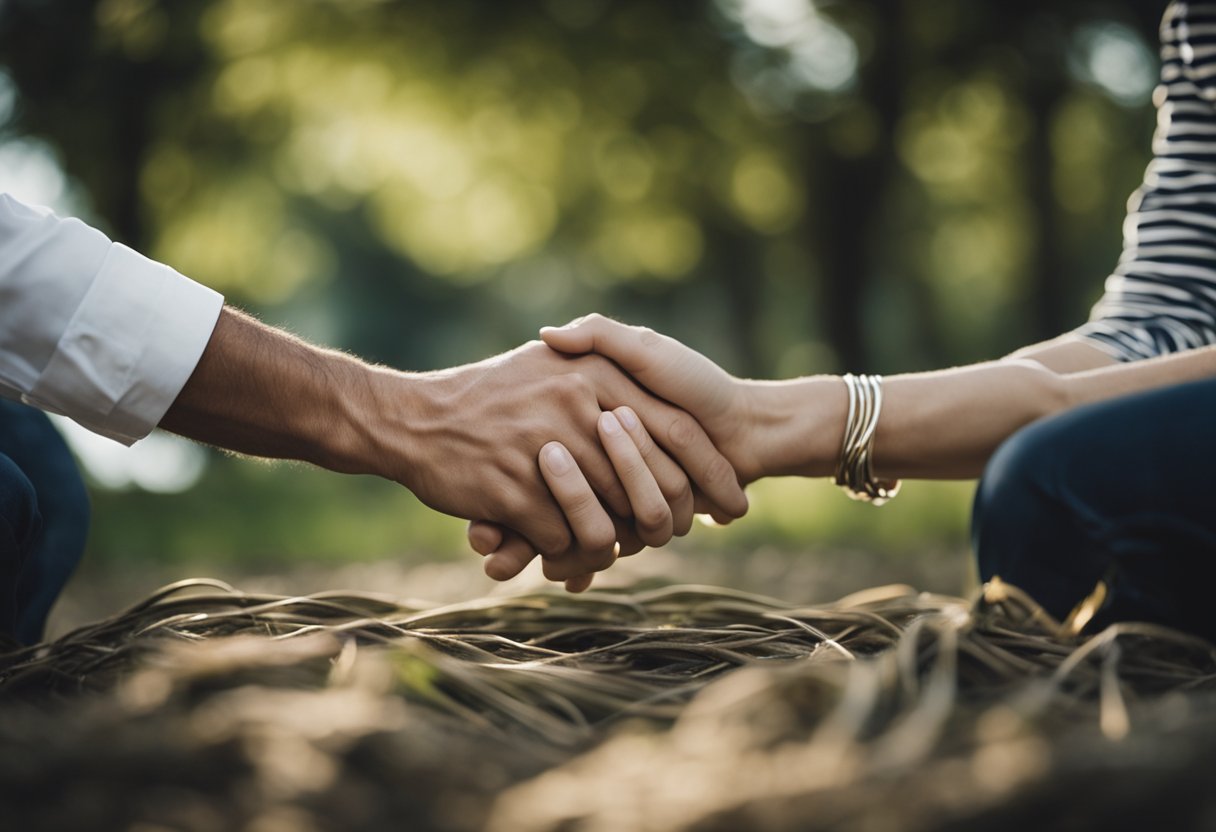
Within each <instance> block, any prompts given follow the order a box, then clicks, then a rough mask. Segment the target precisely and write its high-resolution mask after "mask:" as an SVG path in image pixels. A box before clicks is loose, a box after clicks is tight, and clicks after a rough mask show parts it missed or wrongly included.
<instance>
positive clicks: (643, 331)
mask: <svg viewBox="0 0 1216 832" xmlns="http://www.w3.org/2000/svg"><path fill="white" fill-rule="evenodd" d="M661 337H662V336H660V335H659V333H657V332H655V331H654V330H653V329H651V328H650V327H648V326H640V327H638V340H640V341H641V342H642V344H643V345H645V346H647V347H653V346H655V345H656V344H658V343H659V340H660V339H661Z"/></svg>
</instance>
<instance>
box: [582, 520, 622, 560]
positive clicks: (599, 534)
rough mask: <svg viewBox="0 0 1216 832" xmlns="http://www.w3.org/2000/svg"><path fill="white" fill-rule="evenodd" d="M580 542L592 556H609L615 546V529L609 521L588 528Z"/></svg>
mask: <svg viewBox="0 0 1216 832" xmlns="http://www.w3.org/2000/svg"><path fill="white" fill-rule="evenodd" d="M581 543H582V544H583V546H584V547H586V549H587V550H588V552H589V553H590V554H591V555H592V556H593V557H596V558H598V557H602V556H604V555H607V556H609V557H611V556H612V549H613V547H615V546H616V530H615V529H613V528H612V524H611V523H609V524H607V525H604V526H598V527H597V528H594V529H589V530H588V531H587V533H586V535H585V536H584V537H583V539H582V540H581Z"/></svg>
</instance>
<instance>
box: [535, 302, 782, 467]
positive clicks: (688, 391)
mask: <svg viewBox="0 0 1216 832" xmlns="http://www.w3.org/2000/svg"><path fill="white" fill-rule="evenodd" d="M541 338H542V339H543V340H544V342H545V343H546V344H548V345H549V346H550V347H552V348H553V349H555V350H557V351H559V352H563V353H567V354H570V355H582V354H586V353H596V354H599V355H601V356H603V357H605V358H609V359H611V360H612V361H613V362H615V363H616V364H618V365H619V366H620V367H621V368H622V369H623V370H624V371H625V372H626V373H628V374H629V375H630V376H632V377H633V379H634V380H635V381H637V382H638V383H639V384H641V385H642V386H644V387H645V388H647V389H648V390H649V391H650V392H652V393H654V394H655V395H656V396H658V397H659V398H662V399H666V400H667V401H669V402H671V403H672V404H674V405H676V406H677V407H679V408H680V409H682V410H685V411H687V412H688V413H689V414H690V415H692V417H693V418H694V419H696V420H697V422H699V423H700V425H701V427H702V428H704V429H705V432H706V433H707V434H709V437H710V439H711V440H712V441H713V443H714V446H715V447H717V448H718V450H720V451H721V452H722V453H723V454H724V455H725V456H726V458H727V459H728V460H730V463H731V465H732V466H733V467H734V469H735V473H736V475H737V476H738V478H739V481H740V482H741V483H743V484H746V483H749V482H752V481H753V480H756V479H759V478H760V477H761V476H763V475H764V473H765V472H764V471H763V470H762V466H761V464H760V457H759V455H758V447H757V442H756V441H755V439H756V437H755V434H756V431H757V430H758V429H759V428H761V427H762V423H763V421H764V418H763V414H762V413H758V412H756V409H755V405H754V401H753V399H754V396H753V393H754V392H755V391H754V389H753V388H755V387H756V386H757V385H758V384H759V383H756V382H745V381H742V380H740V379H737V378H735V377H734V376H732V375H730V374H729V373H727V372H726V371H725V370H723V369H722V368H721V367H719V366H718V365H717V364H715V363H714V362H712V361H710V360H709V359H708V358H706V357H705V356H703V355H701V354H700V353H699V352H697V351H696V350H693V349H691V348H689V347H686V346H685V345H684V344H681V343H680V342H679V341H677V340H675V339H674V338H669V337H668V336H666V335H661V334H659V333H657V332H655V331H654V330H651V329H647V328H645V327H636V326H629V325H627V324H622V323H618V322H617V321H613V320H610V319H608V318H605V317H604V316H602V315H598V314H592V315H588V316H586V317H584V318H579V319H577V320H575V321H572V322H571V323H568V324H566V325H565V326H563V327H545V328H544V329H542V330H541Z"/></svg>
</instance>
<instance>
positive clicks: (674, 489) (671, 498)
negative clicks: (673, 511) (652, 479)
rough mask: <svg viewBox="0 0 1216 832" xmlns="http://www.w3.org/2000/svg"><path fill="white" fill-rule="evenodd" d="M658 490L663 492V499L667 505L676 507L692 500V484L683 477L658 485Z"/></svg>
mask: <svg viewBox="0 0 1216 832" xmlns="http://www.w3.org/2000/svg"><path fill="white" fill-rule="evenodd" d="M659 490H660V491H661V492H663V499H664V500H666V501H667V503H668V504H669V505H678V504H681V503H685V502H687V501H689V500H691V499H692V484H691V483H689V481H688V477H685V476H680V477H679V478H671V479H668V480H666V481H664V482H661V483H659Z"/></svg>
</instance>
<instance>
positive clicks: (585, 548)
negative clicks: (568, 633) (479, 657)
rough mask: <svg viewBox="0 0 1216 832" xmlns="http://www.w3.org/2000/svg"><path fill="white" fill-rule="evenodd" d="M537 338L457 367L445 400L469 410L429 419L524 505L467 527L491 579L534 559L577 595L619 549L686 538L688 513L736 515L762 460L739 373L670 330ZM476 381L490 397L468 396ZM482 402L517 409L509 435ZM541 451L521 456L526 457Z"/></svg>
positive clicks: (580, 331)
mask: <svg viewBox="0 0 1216 832" xmlns="http://www.w3.org/2000/svg"><path fill="white" fill-rule="evenodd" d="M542 337H543V339H544V342H545V344H544V345H542V344H538V343H532V344H528V345H525V346H524V347H521V348H520V349H519V350H516V351H514V352H511V353H507V354H506V355H504V356H499V357H497V358H495V359H490V360H489V361H488V362H482V364H479V365H471V366H470V367H467V368H459V370H457V371H452V383H453V387H454V389H453V392H452V396H453V397H454V398H459V399H462V400H464V401H465V402H466V406H467V407H468V408H469V409H468V410H465V408H463V407H462V408H453V409H454V410H459V411H461V412H464V413H465V414H466V415H467V416H469V417H473V418H472V419H471V420H470V419H463V420H460V421H458V422H457V423H456V424H452V423H449V422H443V423H441V422H438V421H437V422H436V423H435V427H436V429H437V430H438V431H440V432H441V433H442V434H443V435H444V436H446V437H448V441H449V442H455V444H460V445H468V444H470V443H473V444H476V443H477V442H478V437H479V436H480V437H481V443H482V444H483V445H484V451H485V452H486V453H488V454H491V455H496V457H497V458H498V459H499V467H500V469H501V470H502V471H503V472H504V473H508V475H509V476H508V478H509V479H510V480H512V481H513V485H514V486H515V488H516V490H517V492H518V497H517V498H516V499H517V500H518V499H524V500H528V501H530V504H531V509H529V507H528V506H524V505H520V504H516V505H513V506H511V509H510V510H508V511H507V512H506V513H505V515H504V514H502V513H500V514H499V515H498V516H491V515H489V514H485V515H481V516H482V519H481V520H478V521H475V522H473V523H471V524H470V527H469V542H470V544H471V546H472V547H473V549H474V550H475V551H477V552H479V553H480V554H482V555H486V556H487V559H486V563H485V569H486V573H487V574H488V575H489V576H490V577H492V578H495V579H497V580H507V579H509V578H511V577H514V576H515V575H517V574H519V572H520V571H521V570H522V569H523V568H524V567H525V566H526V565H527V564H528V563H529V562H530V561H531V560H532V559H533V558H535V557H536V556H537V555H538V554H539V555H540V556H541V557H542V563H543V568H544V574H545V576H546V577H547V578H549V579H550V580H563V581H565V582H566V587H567V589H570V590H572V591H581V590H582V589H585V588H586V587H587V586H589V585H590V583H591V577H592V575H593V574H594V573H595V572H597V571H601V570H603V569H606V568H608V567H609V566H611V565H612V563H613V562H614V561H615V559H616V557H618V556H625V555H630V554H634V553H636V552H637V551H639V550H640V549H642V548H643V547H644V546H661V545H663V544H665V543H667V542H668V541H669V540H670V539H671V537H673V536H681V535H684V534H686V533H687V532H688V530H689V528H690V527H691V524H692V516H693V513H694V511H697V512H702V513H708V514H710V515H711V516H713V517H714V518H715V519H716V520H717V521H719V522H729V521H730V520H732V519H734V518H737V517H740V516H742V514H743V513H744V512H745V511H746V508H747V502H746V497H745V496H744V495H743V492H742V485H743V484H745V483H746V482H749V481H751V480H752V479H755V478H756V476H758V470H757V468H758V466H757V463H756V461H755V459H754V458H753V456H751V455H749V449H748V447H747V443H746V442H745V441H743V433H744V430H743V428H744V426H746V425H747V424H749V420H748V419H747V418H746V414H745V413H744V412H743V410H744V409H745V408H746V397H744V396H743V395H741V393H740V386H739V384H738V383H737V382H738V380H737V379H734V378H733V377H731V376H730V375H729V374H727V373H726V372H725V371H723V370H722V369H721V368H719V367H718V366H717V365H715V364H714V363H713V362H711V361H709V359H707V358H705V357H704V356H702V355H700V354H699V353H696V352H694V351H693V350H690V349H688V348H687V347H684V346H683V345H682V344H679V343H678V342H676V341H674V340H672V339H670V338H666V337H665V336H661V335H658V334H657V333H654V332H652V331H651V330H647V329H641V328H637V327H629V326H626V325H624V324H620V323H617V322H615V321H611V320H608V319H606V318H603V317H601V316H599V315H592V316H588V317H586V318H581V319H579V320H577V321H575V322H573V323H571V324H568V325H567V326H565V327H562V328H558V329H553V328H546V329H545V330H542ZM622 369H623V370H624V371H625V372H622ZM541 370H543V371H545V373H546V375H544V376H541V377H540V378H539V379H538V378H537V377H536V376H535V375H533V374H534V373H536V372H537V371H541ZM483 385H485V386H488V387H489V388H490V389H494V390H496V391H497V393H496V395H495V397H494V399H489V400H487V398H486V397H479V396H477V395H472V391H473V389H474V388H477V389H479V390H483V391H484V389H485V386H483ZM533 395H535V396H536V398H531V396H533ZM523 396H529V398H528V399H527V400H526V401H525V400H521V399H522V397H523ZM479 402H480V403H481V404H479ZM484 405H488V406H489V407H490V408H493V409H494V410H495V411H497V415H499V416H501V415H502V409H503V407H504V406H514V407H515V408H518V409H517V410H514V411H512V413H513V419H512V420H510V421H513V422H514V423H515V425H516V426H517V430H516V432H515V434H514V436H513V437H512V439H513V440H515V441H514V442H508V443H506V444H502V443H501V440H500V439H498V438H495V437H494V436H493V435H492V434H487V433H486V430H487V426H488V425H494V424H500V423H501V422H502V420H501V419H497V420H496V419H494V418H493V414H490V413H486V412H483V411H484V410H485V407H484ZM474 414H478V415H476V416H475V415H474ZM690 414H691V415H690ZM555 417H556V418H555ZM546 431H547V433H546ZM542 442H543V444H541V443H542ZM538 445H539V447H540V451H539V454H536V453H535V451H533V455H532V456H528V457H527V458H526V464H525V458H524V457H523V456H521V452H522V453H526V449H528V448H529V447H531V448H533V449H535V448H536V447H538ZM538 468H539V472H540V478H541V480H543V483H542V482H535V480H537V477H536V476H535V472H536V470H537V469H538ZM544 489H547V492H548V493H543V492H544ZM424 499H425V497H424Z"/></svg>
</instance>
